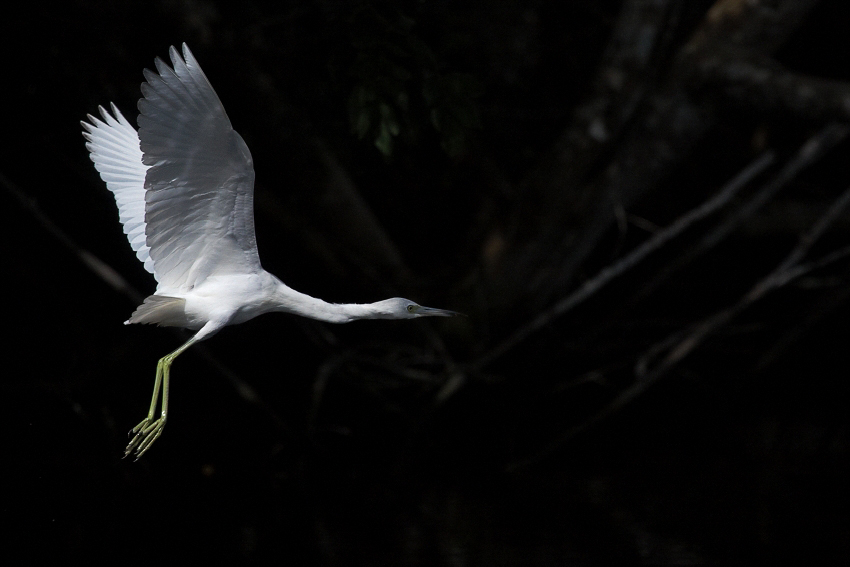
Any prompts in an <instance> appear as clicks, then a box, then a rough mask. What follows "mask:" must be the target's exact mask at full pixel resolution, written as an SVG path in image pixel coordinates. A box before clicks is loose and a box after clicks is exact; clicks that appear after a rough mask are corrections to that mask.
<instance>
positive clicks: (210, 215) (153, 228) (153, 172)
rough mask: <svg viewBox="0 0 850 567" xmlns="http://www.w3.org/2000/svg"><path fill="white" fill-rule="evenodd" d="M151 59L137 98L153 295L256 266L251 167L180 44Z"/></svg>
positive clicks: (244, 148) (247, 153) (206, 83)
mask: <svg viewBox="0 0 850 567" xmlns="http://www.w3.org/2000/svg"><path fill="white" fill-rule="evenodd" d="M169 55H170V56H171V62H172V66H171V67H169V66H168V65H167V64H166V63H165V62H163V61H162V60H159V59H157V60H156V68H157V73H154V72H151V71H146V72H145V79H146V83H143V84H142V94H143V96H144V98H142V99H140V100H139V112H140V115H139V139H140V140H141V152H142V163H143V164H144V165H145V166H147V167H148V169H147V172H146V176H145V182H144V187H145V189H146V190H147V191H146V193H145V217H144V221H145V233H146V244H147V246H148V247H149V248H150V257H151V258H152V259H153V264H154V271H155V274H156V276H157V280H158V281H159V286H158V287H157V292H158V293H167V292H169V291H171V292H174V291H187V290H189V289H191V288H192V287H193V286H194V285H196V284H198V283H200V282H201V281H203V280H204V279H205V278H206V277H208V276H210V275H212V274H224V273H228V274H233V273H246V272H252V271H257V270H259V269H260V260H259V256H258V254H257V244H256V238H255V236H254V215H253V189H254V167H253V161H252V159H251V153H250V151H249V150H248V147H247V146H246V145H245V142H244V141H243V140H242V138H241V136H239V134H237V133H236V132H235V131H234V130H233V127H232V126H231V124H230V119H229V118H228V117H227V114H226V113H225V111H224V107H223V106H222V104H221V101H220V100H219V98H218V95H216V93H215V91H214V90H213V88H212V86H211V85H210V83H209V81H208V80H207V78H206V76H205V75H204V73H203V71H202V70H201V68H200V66H199V65H198V62H197V61H196V60H195V58H194V56H193V55H192V53H191V52H190V51H189V48H188V47H187V46H186V44H183V56H182V57H181V56H180V53H178V51H177V50H176V49H175V48H174V47H172V48H171V49H170V50H169Z"/></svg>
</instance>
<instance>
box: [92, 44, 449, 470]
mask: <svg viewBox="0 0 850 567" xmlns="http://www.w3.org/2000/svg"><path fill="white" fill-rule="evenodd" d="M169 53H170V56H171V62H172V67H169V66H168V65H167V64H165V63H164V62H163V61H161V60H160V59H156V67H157V71H158V74H156V73H153V72H151V71H148V70H145V79H146V82H145V83H143V84H142V94H143V95H144V98H142V99H140V100H139V111H140V115H139V119H138V121H139V130H138V132H137V131H136V129H135V128H133V127H132V126H131V125H130V123H129V122H128V121H127V120H126V119H125V118H124V116H123V115H122V114H121V113H120V112H119V111H118V109H117V108H116V107H115V106H114V105H112V107H111V110H112V112H111V114H110V112H108V111H107V110H105V109H104V108H102V107H101V108H100V113H101V116H102V118H103V119H102V120H100V119H98V118H95V117H93V116H91V115H89V117H88V118H89V122H82V125H83V127H84V129H85V131H84V132H83V135H84V136H85V138H86V140H87V143H86V147H87V148H88V150H89V152H90V155H91V158H92V161H94V163H95V167H96V168H97V170H98V171H99V172H100V176H101V178H102V179H103V180H104V181H105V182H106V185H107V187H108V188H109V190H110V191H112V193H113V194H114V196H115V201H116V203H117V205H118V210H119V217H120V220H121V223H122V224H123V225H124V232H125V234H126V235H127V238H128V240H129V241H130V245H131V247H132V248H133V250H134V251H135V252H136V256H137V257H138V258H139V260H140V261H141V262H142V263H143V264H144V266H145V269H147V270H148V271H149V272H151V273H152V274H153V275H154V278H155V279H156V280H157V289H156V292H155V293H154V294H153V295H151V296H149V297H148V298H146V299H145V301H144V303H143V304H142V305H140V306H139V307H138V308H137V309H136V310H135V311H134V312H133V314H132V315H131V316H130V319H129V320H127V321H126V323H128V324H129V323H155V324H158V325H165V326H174V327H184V328H187V329H191V330H195V331H197V332H196V333H195V335H194V336H193V337H192V338H191V339H189V341H188V342H186V343H185V344H183V345H182V346H181V347H180V348H178V349H177V350H175V351H174V352H172V353H170V354H168V355H166V356H164V357H163V358H162V359H160V361H159V364H158V365H157V374H156V381H155V385H154V396H153V400H152V402H151V409H150V412H149V413H148V417H147V418H146V419H145V420H143V421H142V422H141V423H140V424H139V425H137V426H136V427H135V428H133V430H132V431H131V434H132V435H133V436H134V437H133V439H132V441H131V442H130V444H129V445H128V447H127V450H126V453H125V454H126V455H129V454H130V453H133V452H135V453H136V455H137V457H140V456H141V455H142V454H144V453H145V452H146V451H147V450H148V449H149V448H150V446H151V444H152V443H153V442H154V441H155V440H156V439H157V438H158V437H159V435H160V434H161V433H162V428H163V427H164V425H165V420H166V413H167V408H168V387H169V370H170V366H171V363H172V361H173V360H174V358H176V357H177V356H178V355H179V354H180V353H182V352H183V351H184V350H186V349H187V348H188V347H189V346H191V345H192V344H194V343H196V342H198V341H201V340H204V339H207V338H209V337H211V336H212V335H214V334H215V333H216V332H218V331H219V330H221V329H222V328H223V327H225V326H227V325H235V324H238V323H244V322H245V321H248V320H250V319H253V318H254V317H256V316H257V315H261V314H263V313H268V312H272V311H276V312H283V313H291V314H294V315H300V316H303V317H309V318H312V319H317V320H320V321H326V322H330V323H347V322H349V321H354V320H356V319H411V318H415V317H423V316H451V315H455V314H456V313H454V312H453V311H446V310H442V309H433V308H429V307H422V306H420V305H418V304H416V303H414V302H412V301H410V300H407V299H402V298H392V299H386V300H383V301H378V302H376V303H369V304H334V303H328V302H326V301H323V300H321V299H317V298H314V297H311V296H309V295H306V294H304V293H301V292H298V291H295V290H293V289H292V288H290V287H288V286H287V285H286V284H284V283H283V282H281V281H280V280H279V279H278V278H277V277H275V276H274V275H272V274H270V273H269V272H267V271H265V270H264V269H263V268H262V266H261V265H260V258H259V254H258V252H257V243H256V238H255V235H254V213H253V191H254V167H253V160H252V158H251V152H250V151H249V150H248V146H247V145H246V144H245V142H244V141H243V140H242V137H241V136H239V134H237V133H236V131H234V130H233V127H232V126H231V124H230V120H229V119H228V117H227V114H226V113H225V111H224V107H223V106H222V104H221V101H220V100H219V99H218V96H217V95H216V93H215V91H214V90H213V88H212V86H211V85H210V83H209V81H208V80H207V78H206V76H205V75H204V73H203V71H202V70H201V68H200V66H199V65H198V62H197V61H196V60H195V58H194V57H193V55H192V53H191V52H190V51H189V48H188V47H187V46H186V45H185V44H183V56H182V57H181V56H180V54H179V53H178V52H177V50H176V49H175V48H174V47H172V48H171V49H170V52H169ZM160 388H162V413H161V416H160V417H159V418H157V419H155V413H156V412H155V410H156V408H157V404H158V399H159V393H160Z"/></svg>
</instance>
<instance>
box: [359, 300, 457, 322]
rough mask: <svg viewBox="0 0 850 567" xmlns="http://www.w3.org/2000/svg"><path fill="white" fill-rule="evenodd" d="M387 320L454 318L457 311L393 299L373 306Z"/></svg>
mask: <svg viewBox="0 0 850 567" xmlns="http://www.w3.org/2000/svg"><path fill="white" fill-rule="evenodd" d="M373 305H374V306H375V307H376V308H377V309H378V310H379V311H380V313H381V315H382V316H383V318H387V319H415V318H417V317H454V316H455V315H460V313H458V312H457V311H449V310H448V309H435V308H434V307H424V306H422V305H419V304H418V303H416V302H415V301H410V300H409V299H405V298H403V297H393V298H391V299H385V300H383V301H379V302H377V303H374V304H373Z"/></svg>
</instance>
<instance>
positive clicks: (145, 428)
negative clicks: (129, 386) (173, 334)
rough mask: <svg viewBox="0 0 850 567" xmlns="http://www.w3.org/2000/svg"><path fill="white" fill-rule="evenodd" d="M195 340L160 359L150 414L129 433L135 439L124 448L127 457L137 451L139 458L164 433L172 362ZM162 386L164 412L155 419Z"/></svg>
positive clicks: (190, 340)
mask: <svg viewBox="0 0 850 567" xmlns="http://www.w3.org/2000/svg"><path fill="white" fill-rule="evenodd" d="M194 342H195V338H194V337H193V338H191V339H189V341H188V342H186V344H184V345H183V346H181V347H180V348H178V349H177V350H175V351H174V352H172V353H169V354H166V355H165V356H163V357H162V358H160V359H159V362H158V363H157V365H156V380H155V381H154V384H153V398H152V399H151V409H150V411H148V416H147V417H146V418H145V419H143V420H142V422H141V423H139V425H137V426H136V427H134V428H133V429H131V430H130V433H129V435H131V436H132V437H133V439H132V440H131V441H130V443H129V445H127V448H126V449H125V450H124V457H125V458H126V457H128V456H129V455H130V454H131V453H133V452H134V451H135V453H136V460H139V459H140V458H141V456H142V455H144V454H145V453H146V452H147V450H148V449H150V447H151V445H153V442H154V441H156V440H157V439H159V436H160V435H162V430H163V428H165V421H166V418H167V417H168V387H169V371H170V370H171V363H172V362H174V359H175V358H177V356H178V355H179V354H180V353H181V352H183V351H184V350H186V349H187V348H189V347H190V346H191V345H192V343H194ZM160 386H161V387H162V413H161V414H160V417H159V419H154V415H156V408H157V405H158V404H159V390H160Z"/></svg>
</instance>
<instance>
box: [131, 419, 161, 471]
mask: <svg viewBox="0 0 850 567" xmlns="http://www.w3.org/2000/svg"><path fill="white" fill-rule="evenodd" d="M164 428H165V417H164V416H163V417H160V418H159V419H156V420H154V419H151V418H146V419H144V420H142V422H141V423H140V424H139V425H137V426H136V427H134V428H133V429H131V430H130V432H129V433H128V434H127V435H128V436H132V437H133V439H132V440H131V441H130V443H129V444H128V445H127V448H126V449H125V450H124V458H125V459H126V458H127V457H129V456H130V454H131V453H133V452H135V454H136V460H137V461H138V460H139V459H140V458H141V457H142V455H144V454H145V453H146V452H147V450H148V449H150V447H151V445H153V442H154V441H156V440H157V439H159V436H160V435H162V430H163V429H164Z"/></svg>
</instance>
